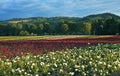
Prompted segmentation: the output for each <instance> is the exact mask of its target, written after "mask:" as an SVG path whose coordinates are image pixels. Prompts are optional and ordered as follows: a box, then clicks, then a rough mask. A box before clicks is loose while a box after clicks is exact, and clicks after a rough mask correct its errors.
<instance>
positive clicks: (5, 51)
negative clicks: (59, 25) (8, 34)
mask: <svg viewBox="0 0 120 76" xmlns="http://www.w3.org/2000/svg"><path fill="white" fill-rule="evenodd" d="M98 43H103V44H109V43H113V44H114V43H120V36H114V37H113V36H112V37H103V38H89V39H88V38H83V39H81V38H74V39H61V40H60V39H58V40H25V41H2V42H0V56H1V57H3V56H7V57H12V56H18V55H19V56H20V55H22V54H26V53H29V52H31V53H34V54H38V53H46V52H48V51H56V50H63V49H66V48H73V47H77V48H78V47H83V46H88V45H97V44H98Z"/></svg>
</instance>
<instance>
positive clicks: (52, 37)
mask: <svg viewBox="0 0 120 76" xmlns="http://www.w3.org/2000/svg"><path fill="white" fill-rule="evenodd" d="M101 37H110V36H94V35H44V36H0V41H6V40H41V39H47V40H52V39H67V38H101Z"/></svg>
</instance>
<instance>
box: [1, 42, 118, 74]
mask: <svg viewBox="0 0 120 76" xmlns="http://www.w3.org/2000/svg"><path fill="white" fill-rule="evenodd" d="M119 69H120V44H105V45H100V44H98V45H97V46H87V47H81V48H73V49H66V50H64V51H55V52H49V53H46V54H38V55H33V54H28V55H22V56H20V57H19V56H16V57H12V58H10V59H7V58H6V59H5V58H1V59H0V76H108V75H109V74H111V73H113V72H115V71H117V70H119Z"/></svg>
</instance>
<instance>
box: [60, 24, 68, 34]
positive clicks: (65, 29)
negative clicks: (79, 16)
mask: <svg viewBox="0 0 120 76" xmlns="http://www.w3.org/2000/svg"><path fill="white" fill-rule="evenodd" d="M68 29H69V26H68V25H67V24H62V25H61V32H62V33H64V34H65V33H67V31H68Z"/></svg>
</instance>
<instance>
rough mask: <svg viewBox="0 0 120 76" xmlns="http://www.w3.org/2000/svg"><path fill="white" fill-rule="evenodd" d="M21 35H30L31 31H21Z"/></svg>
mask: <svg viewBox="0 0 120 76" xmlns="http://www.w3.org/2000/svg"><path fill="white" fill-rule="evenodd" d="M19 35H20V36H26V35H29V33H28V32H27V31H20V33H19Z"/></svg>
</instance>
